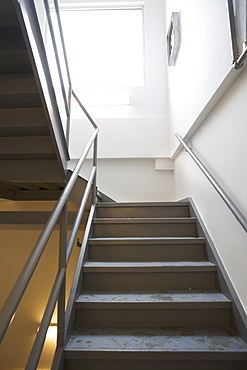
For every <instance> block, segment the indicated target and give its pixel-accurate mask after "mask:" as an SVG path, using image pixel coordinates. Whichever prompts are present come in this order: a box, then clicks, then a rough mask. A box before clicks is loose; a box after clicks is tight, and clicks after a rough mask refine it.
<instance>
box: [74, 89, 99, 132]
mask: <svg viewBox="0 0 247 370" xmlns="http://www.w3.org/2000/svg"><path fill="white" fill-rule="evenodd" d="M72 95H73V97H74V98H75V100H76V101H77V103H78V105H79V106H80V107H81V109H82V110H83V112H84V113H85V115H86V116H87V118H88V120H89V121H90V122H91V123H92V125H93V127H94V128H98V126H97V125H96V123H95V122H94V120H93V119H92V117H91V116H90V114H89V113H88V111H87V110H86V108H85V107H84V105H82V103H81V102H80V100H79V98H78V97H77V95H76V94H75V93H74V91H73V90H72Z"/></svg>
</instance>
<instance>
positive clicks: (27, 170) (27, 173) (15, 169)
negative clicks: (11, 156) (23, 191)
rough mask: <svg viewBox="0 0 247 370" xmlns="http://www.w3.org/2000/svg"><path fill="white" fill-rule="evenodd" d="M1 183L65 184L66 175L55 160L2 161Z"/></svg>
mask: <svg viewBox="0 0 247 370" xmlns="http://www.w3.org/2000/svg"><path fill="white" fill-rule="evenodd" d="M0 181H11V182H23V183H24V182H41V183H42V182H61V181H62V182H64V181H65V173H64V172H63V170H62V168H60V166H59V165H58V163H57V161H56V160H53V159H49V160H47V159H40V160H37V159H30V160H26V159H19V160H1V161H0Z"/></svg>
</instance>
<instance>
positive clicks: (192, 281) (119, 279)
mask: <svg viewBox="0 0 247 370" xmlns="http://www.w3.org/2000/svg"><path fill="white" fill-rule="evenodd" d="M83 272H84V277H83V290H91V291H92V290H97V291H100V290H102V291H110V290H112V291H126V290H144V289H148V290H164V289H165V290H167V289H169V290H170V289H179V290H184V289H187V290H188V289H215V273H216V266H215V265H214V264H212V263H210V262H207V261H202V262H191V261H189V262H139V263H138V262H86V263H85V264H84V267H83Z"/></svg>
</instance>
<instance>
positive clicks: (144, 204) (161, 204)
mask: <svg viewBox="0 0 247 370" xmlns="http://www.w3.org/2000/svg"><path fill="white" fill-rule="evenodd" d="M188 205H189V202H126V203H125V202H102V203H98V204H97V207H98V208H108V207H112V208H121V207H153V206H155V207H164V206H165V207H174V206H175V207H188Z"/></svg>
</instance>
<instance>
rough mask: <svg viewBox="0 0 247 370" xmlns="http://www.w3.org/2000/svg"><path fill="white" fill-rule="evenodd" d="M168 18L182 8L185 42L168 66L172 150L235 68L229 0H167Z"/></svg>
mask: <svg viewBox="0 0 247 370" xmlns="http://www.w3.org/2000/svg"><path fill="white" fill-rule="evenodd" d="M165 5H166V21H167V24H168V23H169V21H170V17H171V13H172V12H180V33H181V46H180V49H179V53H178V57H177V60H176V64H175V66H174V67H173V66H171V67H168V83H169V103H170V104H169V111H170V133H171V144H170V145H171V154H172V153H173V152H174V150H175V148H176V147H177V145H178V141H177V140H176V138H175V133H177V132H178V133H179V134H180V135H182V136H185V134H186V133H187V131H188V130H189V129H190V127H191V125H192V124H193V123H194V122H195V121H196V119H197V118H198V116H199V114H200V112H201V111H202V109H203V108H204V107H205V105H206V104H207V103H208V101H209V100H210V98H211V96H212V94H213V93H214V92H215V90H216V89H217V87H218V86H219V85H220V83H221V82H222V80H223V79H224V78H225V76H226V75H227V74H228V72H229V70H230V69H231V62H232V58H231V45H230V39H229V27H228V16H227V14H228V13H227V2H226V1H225V0H217V1H215V0H200V1H198V0H187V1H184V0H165Z"/></svg>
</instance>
